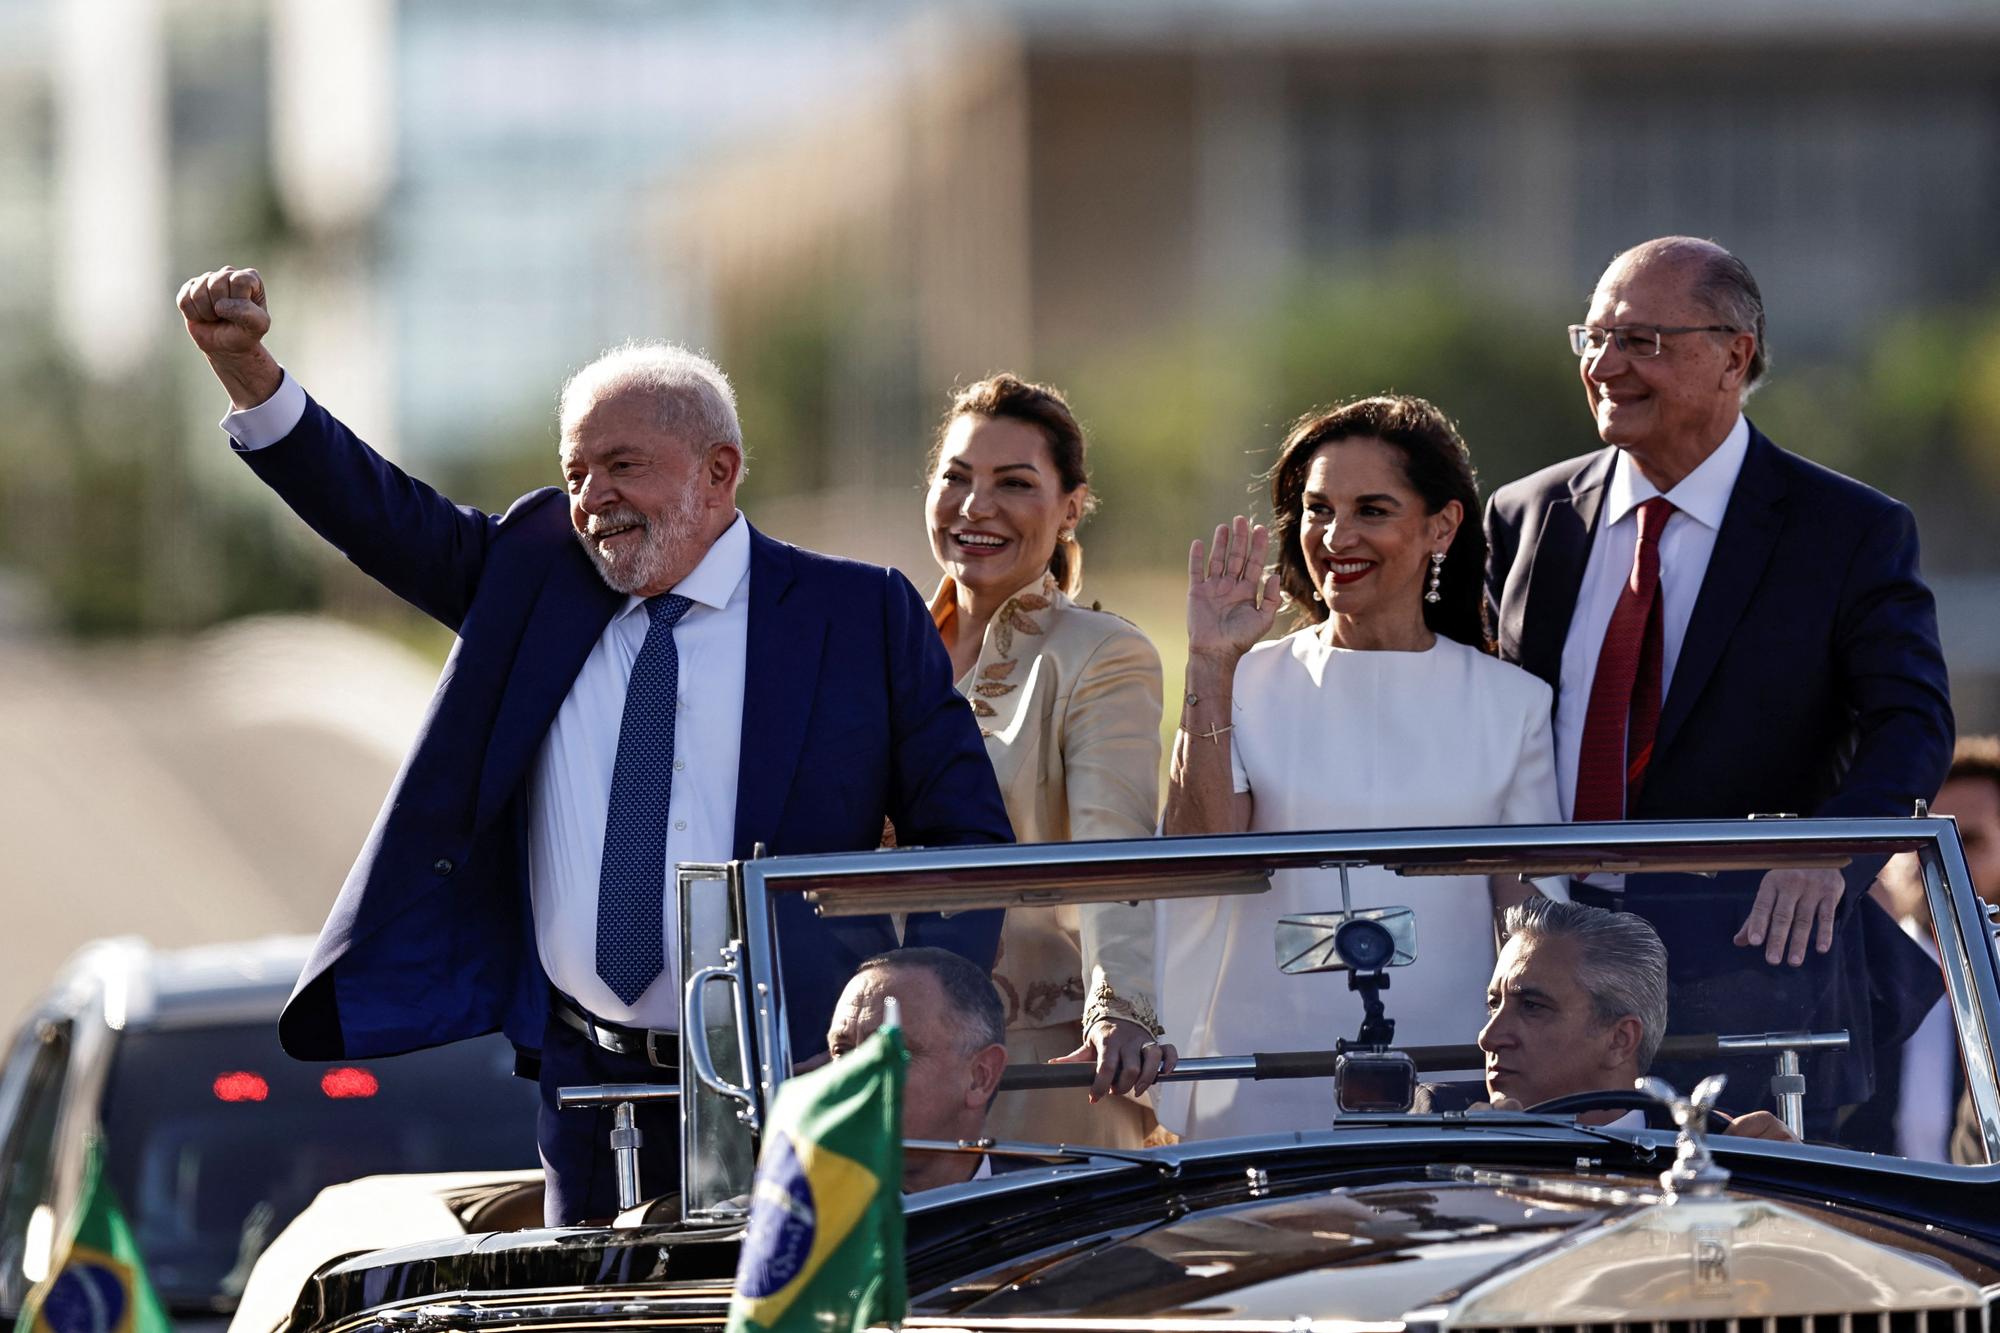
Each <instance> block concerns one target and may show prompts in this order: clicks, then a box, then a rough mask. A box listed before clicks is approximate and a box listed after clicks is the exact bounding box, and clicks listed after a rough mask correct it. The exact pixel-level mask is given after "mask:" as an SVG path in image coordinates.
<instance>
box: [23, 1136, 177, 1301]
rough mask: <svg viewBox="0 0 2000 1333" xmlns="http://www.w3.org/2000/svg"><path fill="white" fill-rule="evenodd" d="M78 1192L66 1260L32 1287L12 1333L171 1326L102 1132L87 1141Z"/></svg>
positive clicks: (65, 1254)
mask: <svg viewBox="0 0 2000 1333" xmlns="http://www.w3.org/2000/svg"><path fill="white" fill-rule="evenodd" d="M78 1199H79V1204H78V1208H77V1222H76V1229H75V1231H74V1232H73V1233H71V1236H70V1241H69V1245H68V1246H67V1248H65V1249H64V1250H63V1252H62V1264H61V1267H59V1268H57V1269H55V1271H54V1272H53V1273H52V1274H51V1275H50V1276H49V1278H48V1279H47V1280H45V1281H43V1282H41V1283H39V1284H38V1285H37V1286H36V1287H35V1289H34V1290H33V1291H31V1292H29V1293H28V1299H27V1301H26V1302H25V1303H24V1304H23V1306H22V1309H21V1317H20V1321H19V1322H18V1323H16V1324H15V1326H14V1330H15V1333H173V1324H172V1323H171V1322H169V1320H168V1319H167V1312H166V1310H165V1309H164V1308H163V1307H162V1306H161V1305H160V1298H159V1296H158V1295H157V1294H156V1293H155V1292H154V1291H153V1284H152V1282H150V1281H149V1280H148V1279H147V1277H146V1262H145V1260H144V1259H142V1258H140V1257H139V1244H138V1242H137V1241H136V1240H134V1239H133V1237H132V1228H131V1227H130V1226H129V1225H128V1224H127V1223H126V1221H125V1214H124V1213H123V1212H121V1211H120V1210H119V1207H118V1200H117V1198H116V1197H115V1196H114V1195H113V1194H112V1191H111V1182H110V1181H109V1180H107V1179H105V1177H104V1142H103V1140H102V1139H100V1138H96V1137H93V1138H92V1139H91V1141H90V1147H89V1151H88V1155H87V1156H86V1157H85V1159H84V1167H83V1189H82V1191H81V1193H80V1194H79V1195H78Z"/></svg>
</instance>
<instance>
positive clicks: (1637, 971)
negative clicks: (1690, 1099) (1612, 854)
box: [1474, 897, 1793, 1141]
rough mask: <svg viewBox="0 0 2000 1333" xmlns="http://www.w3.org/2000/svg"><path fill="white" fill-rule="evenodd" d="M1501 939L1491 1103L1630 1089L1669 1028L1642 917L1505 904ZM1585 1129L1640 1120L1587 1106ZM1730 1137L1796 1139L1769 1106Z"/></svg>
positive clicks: (1492, 1001) (1495, 1106)
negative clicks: (1503, 935) (1502, 940)
mask: <svg viewBox="0 0 2000 1333" xmlns="http://www.w3.org/2000/svg"><path fill="white" fill-rule="evenodd" d="M1505 930H1506V934H1507V943H1506V946H1505V947H1504V948H1503V949H1501V951H1500V957H1499V960H1498V961H1497V962H1495V963H1494V965H1493V979H1492V980H1491V981H1490V982H1488V983H1487V986H1486V1012H1487V1015H1488V1017H1487V1019H1486V1026H1485V1027H1483V1028H1481V1029H1480V1031H1479V1049H1481V1050H1482V1051H1484V1052H1486V1096H1487V1098H1488V1100H1487V1102H1485V1103H1482V1104H1480V1105H1479V1106H1477V1107H1475V1108H1474V1109H1476V1110H1477V1109H1491V1110H1496V1111H1519V1110H1523V1109H1525V1108H1528V1107H1533V1106H1538V1105H1540V1104H1541V1103H1543V1102H1548V1101H1554V1100H1555V1099H1556V1098H1558V1097H1567V1096H1570V1095H1572V1094H1574V1093H1579V1092H1596V1091H1600V1090H1602V1091H1613V1090H1615V1091H1621V1092H1629V1091H1631V1089H1632V1085H1633V1083H1634V1082H1635V1081H1637V1079H1638V1078H1639V1076H1640V1075H1641V1074H1644V1073H1645V1072H1646V1070H1647V1068H1648V1067H1649V1066H1651V1064H1652V1062H1653V1056H1654V1055H1655V1054H1656V1053H1658V1051H1659V1049H1660V1041H1661V1038H1662V1037H1663V1036H1664V1035H1665V1034H1666V1030H1667V950H1666V946H1665V945H1663V944H1661V943H1660V937H1659V935H1658V934H1656V933H1655V932H1654V930H1653V928H1652V926H1651V925H1649V924H1647V922H1646V919H1645V918H1644V917H1641V916H1637V915H1634V914H1632V913H1629V912H1611V911H1607V910H1605V909H1604V908H1601V907H1590V906H1586V905H1585V904H1583V903H1570V902H1557V901H1554V900H1553V899H1548V898H1539V897H1538V898H1530V899H1529V900H1528V901H1527V902H1525V903H1521V904H1519V905H1518V906H1515V907H1510V908H1508V909H1507V915H1506V921H1505ZM1577 1119H1578V1121H1580V1122H1581V1123H1583V1124H1586V1125H1609V1126H1613V1127H1616V1128H1619V1129H1628V1128H1630V1129H1636V1128H1641V1127H1643V1125H1644V1123H1645V1120H1644V1113H1643V1112H1640V1111H1619V1110H1601V1111H1587V1112H1585V1113H1584V1114H1582V1115H1580V1116H1578V1117H1577ZM1729 1133H1730V1134H1732V1135H1737V1136H1739V1137H1747V1138H1759V1139H1782V1140H1788V1141H1789V1140H1792V1139H1793V1135H1792V1133H1791V1131H1789V1130H1788V1129H1786V1128H1785V1126H1784V1122H1782V1121H1780V1120H1779V1119H1778V1118H1777V1117H1776V1116H1774V1115H1772V1114H1771V1113H1770V1112H1768V1111H1752V1112H1750V1113H1749V1114H1747V1115H1742V1116H1738V1117H1736V1119H1735V1121H1734V1122H1733V1123H1732V1124H1731V1125H1730V1128H1729Z"/></svg>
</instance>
